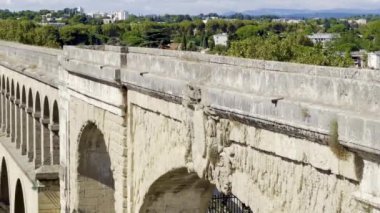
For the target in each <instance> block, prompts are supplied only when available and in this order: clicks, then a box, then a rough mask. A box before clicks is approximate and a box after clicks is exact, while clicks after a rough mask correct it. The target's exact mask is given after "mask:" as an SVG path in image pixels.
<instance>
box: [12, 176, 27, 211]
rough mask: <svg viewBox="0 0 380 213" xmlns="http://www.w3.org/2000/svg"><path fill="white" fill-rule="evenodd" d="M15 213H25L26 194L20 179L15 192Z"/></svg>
mask: <svg viewBox="0 0 380 213" xmlns="http://www.w3.org/2000/svg"><path fill="white" fill-rule="evenodd" d="M14 205H15V208H14V209H15V210H14V211H15V213H25V203H24V192H23V190H22V184H21V181H20V179H18V180H17V184H16V191H15V204H14Z"/></svg>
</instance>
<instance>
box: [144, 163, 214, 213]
mask: <svg viewBox="0 0 380 213" xmlns="http://www.w3.org/2000/svg"><path fill="white" fill-rule="evenodd" d="M214 188H215V186H214V185H212V184H210V183H209V182H208V181H207V180H203V179H201V178H199V177H198V175H197V174H196V173H189V172H188V170H187V168H180V169H176V170H173V171H170V172H168V173H166V174H165V175H163V176H161V177H160V178H159V179H157V180H156V181H155V182H154V183H153V184H152V185H151V186H150V188H149V191H148V193H147V194H146V195H145V197H144V203H143V205H142V207H141V208H140V212H189V213H190V212H199V213H201V212H207V208H208V205H209V201H210V199H211V196H212V191H213V189H214Z"/></svg>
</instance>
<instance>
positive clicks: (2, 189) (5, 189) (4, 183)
mask: <svg viewBox="0 0 380 213" xmlns="http://www.w3.org/2000/svg"><path fill="white" fill-rule="evenodd" d="M0 177H1V180H0V207H1V208H0V209H1V210H4V211H5V212H9V184H8V169H7V164H6V162H5V159H4V158H3V160H2V162H1V176H0Z"/></svg>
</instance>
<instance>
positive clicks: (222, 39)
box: [213, 33, 228, 46]
mask: <svg viewBox="0 0 380 213" xmlns="http://www.w3.org/2000/svg"><path fill="white" fill-rule="evenodd" d="M213 37H214V42H215V45H221V46H227V45H228V35H227V33H221V34H216V35H214V36H213Z"/></svg>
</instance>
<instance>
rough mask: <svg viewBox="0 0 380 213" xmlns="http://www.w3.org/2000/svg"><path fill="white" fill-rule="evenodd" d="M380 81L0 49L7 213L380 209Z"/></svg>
mask: <svg viewBox="0 0 380 213" xmlns="http://www.w3.org/2000/svg"><path fill="white" fill-rule="evenodd" d="M379 80H380V72H378V71H374V70H356V69H343V68H331V67H316V66H308V65H297V64H290V63H280V62H268V61H258V60H246V59H237V58H228V57H220V56H210V55H202V54H198V53H184V52H176V51H174V52H172V51H165V50H153V49H142V48H128V49H127V48H124V47H112V46H91V47H88V46H86V47H64V48H63V50H51V49H45V48H39V47H32V46H26V45H20V44H14V43H8V42H0V88H1V95H0V124H1V130H2V131H1V136H0V142H1V143H0V160H1V172H0V201H1V203H2V204H1V209H4V210H5V211H7V210H8V211H10V212H17V213H19V212H28V213H32V212H70V213H72V212H207V206H208V203H209V200H210V198H211V194H212V191H213V190H214V189H215V188H216V189H218V190H219V191H221V192H223V193H232V194H234V195H235V196H237V197H238V198H239V199H240V200H241V201H242V202H243V203H245V204H246V205H248V206H249V207H250V208H251V209H252V210H253V212H379V211H380V158H379V156H380V141H379V140H380V119H379V118H380V117H379V113H380V103H379V101H380V84H379Z"/></svg>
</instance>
